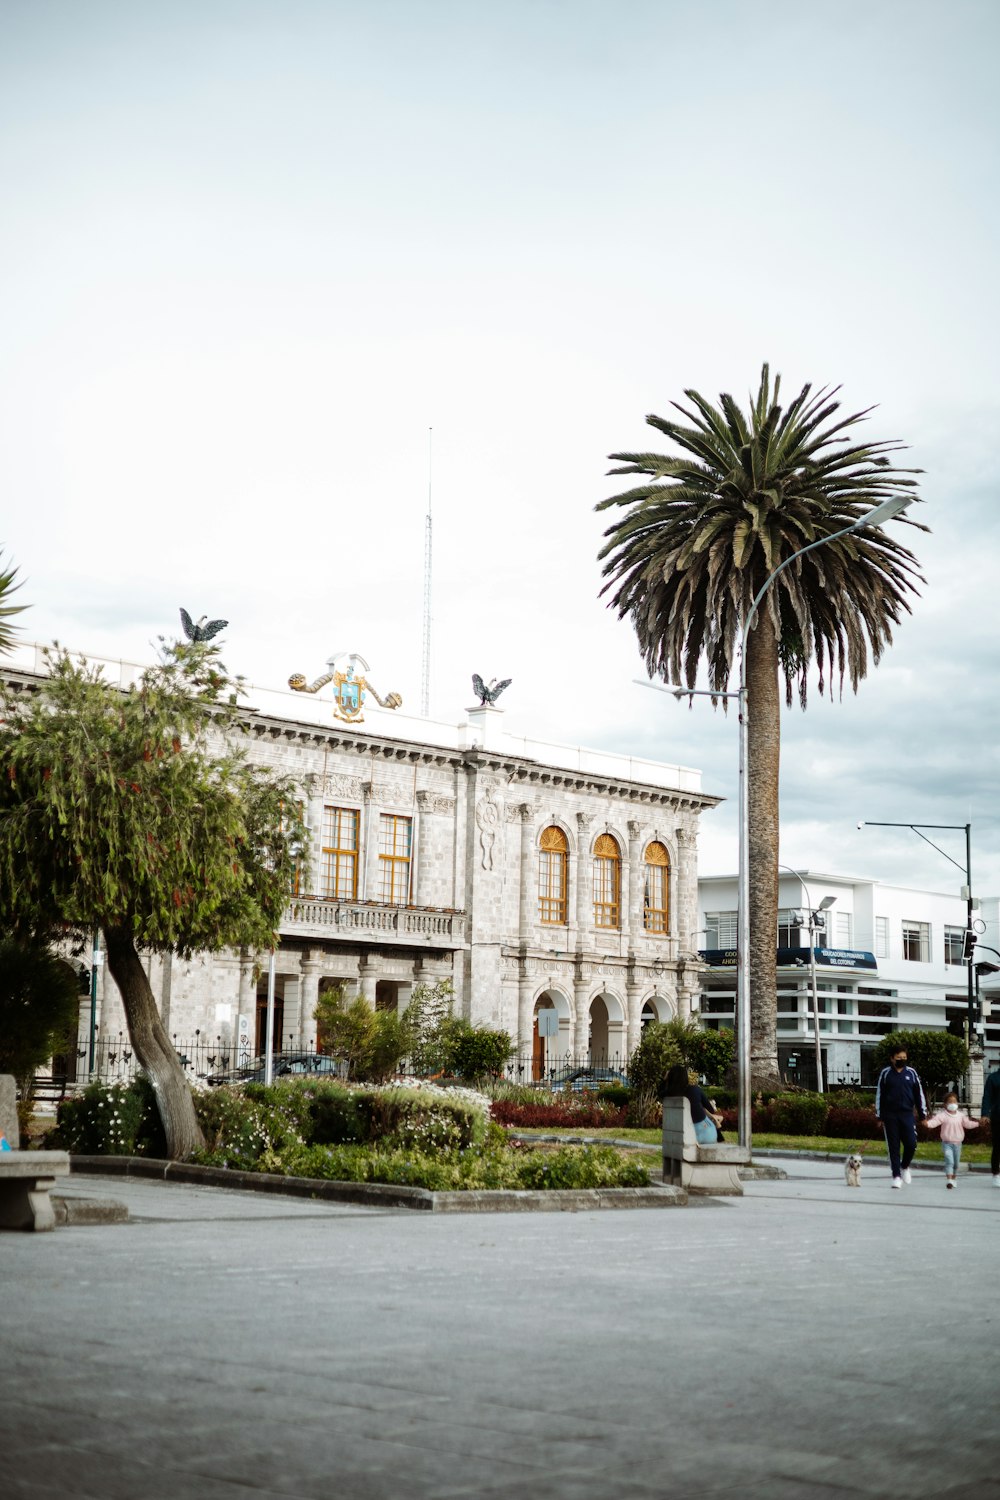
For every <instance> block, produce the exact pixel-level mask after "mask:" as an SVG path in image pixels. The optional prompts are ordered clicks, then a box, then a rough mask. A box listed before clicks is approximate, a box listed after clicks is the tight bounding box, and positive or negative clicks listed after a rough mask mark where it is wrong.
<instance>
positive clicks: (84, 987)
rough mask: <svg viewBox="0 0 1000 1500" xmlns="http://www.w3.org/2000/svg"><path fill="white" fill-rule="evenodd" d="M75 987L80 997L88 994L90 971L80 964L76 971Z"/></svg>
mask: <svg viewBox="0 0 1000 1500" xmlns="http://www.w3.org/2000/svg"><path fill="white" fill-rule="evenodd" d="M76 986H77V989H78V990H79V992H80V994H81V995H89V994H90V970H89V969H85V968H84V967H83V965H82V964H81V965H80V967H79V968H78V969H77V971H76Z"/></svg>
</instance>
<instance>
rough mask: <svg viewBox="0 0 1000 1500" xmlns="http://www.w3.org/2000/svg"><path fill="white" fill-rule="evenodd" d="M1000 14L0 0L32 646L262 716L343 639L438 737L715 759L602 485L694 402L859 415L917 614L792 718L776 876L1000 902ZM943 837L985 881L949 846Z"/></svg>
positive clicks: (3, 350) (988, 4) (11, 528)
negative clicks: (207, 637)
mask: <svg viewBox="0 0 1000 1500" xmlns="http://www.w3.org/2000/svg"><path fill="white" fill-rule="evenodd" d="M998 47H1000V7H997V6H996V5H995V4H994V3H992V0H984V3H980V0H949V3H947V4H946V3H944V0H934V3H926V0H898V3H897V0H860V3H856V0H841V3H839V4H838V5H837V6H823V7H821V6H818V5H817V6H811V5H806V6H803V5H802V4H801V3H799V0H791V3H786V0H761V3H760V4H756V5H749V4H744V3H742V0H709V3H704V4H702V5H698V6H692V5H691V4H689V3H674V0H653V3H648V0H499V3H498V0H267V3H263V0H3V3H2V4H0V202H2V204H3V212H2V216H0V403H2V418H0V494H2V497H3V506H2V521H0V547H2V549H3V556H4V558H5V560H6V561H8V562H9V561H13V562H15V563H16V564H17V566H18V567H19V569H20V574H21V577H22V579H23V587H22V591H21V594H20V596H19V597H20V599H21V601H22V602H24V603H26V604H29V605H30V609H29V610H28V611H26V612H25V614H24V615H22V616H21V617H20V623H21V626H22V632H23V638H24V639H26V640H37V641H49V640H52V639H58V640H60V641H62V642H64V643H65V644H67V645H69V646H71V647H73V648H77V649H81V650H85V651H89V652H92V653H95V654H104V655H108V656H112V657H124V658H127V659H140V660H145V659H149V658H150V657H151V656H152V654H153V649H154V643H155V641H156V638H157V637H158V636H159V635H161V634H167V635H170V634H172V633H174V632H175V631H176V630H178V628H179V627H178V608H179V607H180V606H184V607H186V608H187V609H188V610H189V611H190V612H191V614H192V615H194V616H195V617H196V618H197V617H198V616H199V615H202V614H209V615H211V616H221V617H225V618H227V619H228V620H229V621H230V626H229V629H228V630H227V631H226V633H225V636H224V641H225V659H226V662H227V664H228V665H229V666H230V667H231V668H232V669H233V670H234V671H238V672H240V673H242V674H244V675H245V676H246V677H247V678H249V679H250V680H251V681H252V682H255V683H258V684H260V685H262V686H265V685H266V686H278V685H281V684H283V683H284V682H285V681H286V680H287V677H288V675H289V673H290V672H294V671H301V672H303V673H305V675H306V676H307V677H310V678H312V677H313V676H316V675H318V674H319V673H320V672H321V671H322V670H323V667H324V663H325V662H326V659H327V657H329V656H330V655H331V653H332V652H333V651H335V650H351V651H357V652H360V653H361V654H362V655H363V656H364V657H365V658H366V660H367V661H368V662H369V663H370V666H371V673H370V676H371V680H372V682H373V683H374V684H375V686H376V687H377V688H378V690H379V691H380V692H381V693H382V694H383V695H384V694H385V693H386V692H388V691H390V690H395V691H398V692H400V693H401V694H402V696H403V699H404V703H405V705H406V708H407V710H410V709H413V708H417V707H418V706H419V703H420V694H421V645H422V609H423V579H424V532H425V517H426V514H427V510H428V503H429V502H430V505H431V509H432V515H433V548H434V552H433V557H434V566H433V589H432V645H433V650H432V664H431V712H432V715H433V716H434V717H436V718H440V719H444V720H446V721H449V722H458V721H459V720H460V719H462V718H463V717H464V710H465V709H466V708H467V707H468V706H469V705H470V704H471V703H472V702H473V701H474V698H473V694H472V690H471V674H472V673H473V672H478V673H480V674H481V675H482V676H483V677H484V678H486V679H487V680H489V679H490V678H491V677H511V678H512V679H513V684H512V686H511V687H510V688H509V689H508V690H507V692H506V693H505V694H504V697H503V699H502V700H501V704H500V706H501V707H503V708H504V709H505V711H506V719H505V724H506V726H507V727H508V728H509V729H510V731H511V732H512V733H514V734H519V735H529V736H531V737H535V738H540V739H555V740H559V741H562V742H564V743H569V744H585V745H591V746H595V747H598V748H606V749H609V750H616V751H622V752H625V753H629V754H632V755H636V756H646V757H649V758H652V759H656V760H664V761H668V762H674V763H681V764H684V765H690V766H697V767H700V768H701V769H702V771H703V776H704V781H703V784H704V787H705V790H706V791H710V792H712V793H713V794H716V795H718V796H721V797H723V798H725V799H726V800H725V802H724V803H723V804H722V805H721V806H720V808H718V809H717V810H716V811H714V812H712V813H711V814H707V815H706V816H705V818H704V819H703V820H702V837H701V841H700V867H701V870H702V872H703V873H705V874H720V873H725V872H728V871H732V870H734V869H735V867H736V860H737V827H736V822H737V820H736V796H737V756H738V745H737V726H736V720H735V716H734V715H733V714H730V715H728V716H724V715H723V714H722V713H721V711H720V712H715V711H713V709H712V707H711V705H710V704H709V703H708V702H707V700H698V699H696V700H695V706H694V707H693V708H689V707H688V706H687V705H686V704H678V703H676V702H675V701H674V700H673V699H672V698H671V697H668V696H665V695H663V694H659V693H655V692H652V691H649V690H648V689H645V688H643V687H640V686H636V685H635V683H634V679H636V678H642V677H645V672H644V669H643V667H642V663H641V660H640V657H639V654H638V649H637V646H636V644H635V638H634V634H633V631H632V629H631V626H630V625H629V623H628V622H627V621H624V622H620V621H618V620H617V618H616V617H615V616H614V614H613V613H612V612H610V611H609V610H608V608H607V606H606V603H605V601H603V600H602V599H601V598H600V597H599V591H600V586H601V579H600V570H599V565H598V563H597V560H596V557H597V552H598V550H599V547H600V544H601V531H602V528H603V526H604V525H606V524H608V520H610V517H609V518H607V519H605V518H604V517H601V516H598V515H596V514H595V513H594V506H595V504H596V503H597V502H598V501H600V500H601V499H603V498H604V497H605V496H607V495H610V494H613V493H615V492H616V491H618V490H619V489H620V488H624V487H625V485H626V483H627V481H622V480H619V479H609V478H608V477H606V476H607V470H608V468H609V467H611V465H610V464H609V462H608V457H607V456H608V455H609V454H610V453H612V452H616V451H621V450H629V449H644V448H648V447H650V446H654V447H655V446H656V445H657V444H659V446H661V447H662V446H663V440H662V439H661V438H660V437H659V435H658V434H653V433H651V432H650V430H649V429H648V428H647V427H646V426H645V421H644V419H645V416H646V414H647V413H650V412H655V413H659V414H661V415H666V414H668V413H669V411H670V402H671V401H674V400H681V399H683V392H684V390H685V389H687V388H690V387H694V388H696V389H698V390H700V391H702V392H703V393H704V394H706V395H707V396H709V397H715V396H717V395H718V393H719V392H721V391H729V392H732V394H733V395H734V396H736V397H737V399H745V398H746V397H747V396H748V394H749V393H750V391H751V390H752V389H755V388H756V384H757V380H758V377H759V373H760V367H761V364H762V363H763V361H764V360H768V361H769V362H770V365H771V368H772V370H777V371H780V372H781V374H782V377H783V387H784V389H785V390H786V391H787V392H788V393H789V394H791V393H792V392H794V391H797V390H798V388H799V387H800V386H801V385H802V384H803V383H804V382H805V381H807V380H808V381H811V382H813V383H814V384H815V385H822V384H831V385H840V386H841V387H842V395H843V400H844V402H845V404H846V406H847V407H848V408H849V409H850V410H852V411H853V410H857V409H859V408H863V407H868V406H875V407H876V410H875V411H874V412H873V413H872V415H871V417H870V419H869V424H868V428H867V431H866V435H868V436H870V437H871V438H873V439H878V438H896V439H900V440H902V441H903V442H905V443H907V444H908V445H909V453H908V455H907V457H908V460H909V461H910V462H912V463H913V464H914V465H916V466H918V467H919V468H921V469H923V470H924V471H925V472H924V475H923V477H922V482H921V494H922V497H923V502H924V503H923V504H922V505H921V506H920V507H919V512H920V515H919V519H920V520H921V521H922V522H923V523H924V524H926V525H927V526H929V527H930V528H931V532H930V534H929V535H924V534H922V533H920V532H918V531H915V530H914V529H913V528H910V527H907V526H906V525H905V524H904V523H901V522H899V521H895V522H891V523H889V525H890V527H892V528H893V529H894V533H895V534H896V535H897V536H898V537H899V539H900V540H902V541H904V542H905V543H907V544H908V545H910V546H911V547H912V548H913V550H914V551H915V552H916V554H917V556H918V558H919V561H920V564H921V568H922V571H923V574H924V576H925V578H926V584H925V585H924V586H923V588H922V592H921V597H920V598H919V599H917V600H916V601H915V602H914V608H913V615H912V617H911V618H908V619H906V620H905V621H904V623H903V624H902V626H901V627H900V628H899V630H898V631H897V632H896V638H895V642H894V644H893V646H892V648H891V649H890V650H889V651H888V652H887V654H886V656H885V657H884V658H883V661H882V663H881V664H880V665H879V667H878V668H877V669H876V670H874V671H873V672H871V674H870V675H869V677H868V678H867V680H866V681H865V682H863V683H862V685H861V687H860V690H859V692H858V693H857V695H856V696H854V695H853V694H852V693H851V692H850V689H849V688H847V689H846V690H845V693H844V696H843V698H842V699H840V698H835V699H834V700H833V701H832V702H830V701H829V700H826V699H820V697H819V695H818V694H817V693H815V692H812V693H810V698H809V707H808V710H807V711H806V712H805V713H802V712H801V711H800V710H799V708H798V707H797V706H796V707H795V708H793V709H790V710H788V711H787V712H786V713H785V715H784V719H783V724H782V778H781V818H782V845H781V850H780V858H781V860H782V862H784V863H788V864H791V865H794V866H797V867H800V868H805V867H809V868H810V869H813V870H817V871H826V872H830V873H840V874H850V875H858V876H874V877H876V878H880V879H883V880H887V881H891V882H895V883H900V884H906V885H915V886H925V887H928V888H930V889H934V890H945V891H949V890H954V891H957V889H958V886H959V885H961V884H962V883H963V881H964V875H963V874H962V873H960V871H959V870H957V869H956V868H955V867H954V866H953V865H952V864H950V863H949V862H948V860H947V859H946V858H944V857H943V856H942V855H940V854H938V853H936V852H935V851H934V850H933V849H930V848H928V847H927V846H926V845H925V844H923V843H922V842H921V840H920V839H919V838H918V837H917V836H916V835H915V834H913V833H911V832H909V830H908V829H906V828H902V829H874V828H866V829H863V830H859V829H858V827H857V824H858V822H859V821H863V820H867V821H873V820H882V821H894V822H903V823H921V824H931V823H937V824H954V825H957V826H958V827H959V828H961V826H962V825H964V824H965V823H966V822H970V821H971V823H972V828H973V835H972V838H973V848H972V867H973V869H972V874H973V886H974V889H975V890H976V891H977V892H978V893H980V894H983V895H985V894H987V893H993V894H996V893H998V892H1000V813H998V796H997V783H998V770H1000V765H998V761H1000V755H998V749H997V746H998V744H1000V699H998V693H997V670H996V662H997V646H996V643H997V637H998V625H1000V608H998V602H997V590H998V575H997V558H998V555H1000V506H998V502H997V495H998V479H1000V441H998V438H1000V423H998V407H1000V367H998V363H997V358H996V351H997V349H998V347H1000V327H998V315H997V305H998V304H997V296H996V291H995V285H996V271H995V262H996V246H997V241H998V233H997V231H998V219H1000V193H998V191H997V188H998V183H997V166H996V163H997V160H998V159H1000V158H998V140H997V136H998V120H1000V104H998V94H997V90H996V87H995V59H996V56H997V55H998ZM930 836H931V837H932V838H934V839H935V840H939V841H940V842H941V844H942V848H944V850H945V852H946V853H947V854H950V855H951V856H952V857H953V858H954V859H956V860H957V861H958V863H959V864H964V837H963V834H962V833H961V832H953V833H948V832H944V833H942V834H940V835H938V834H935V833H933V832H932V833H931V834H930Z"/></svg>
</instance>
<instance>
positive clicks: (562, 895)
mask: <svg viewBox="0 0 1000 1500" xmlns="http://www.w3.org/2000/svg"><path fill="white" fill-rule="evenodd" d="M568 875H569V840H568V839H567V837H566V835H565V834H564V833H563V831H562V829H561V828H556V827H555V825H553V826H552V827H550V828H543V830H542V836H541V838H540V839H539V841H538V920H539V921H540V922H544V923H545V924H546V925H547V926H550V925H551V926H563V927H564V926H565V925H566V914H567V899H566V893H567V886H568V883H569V882H568Z"/></svg>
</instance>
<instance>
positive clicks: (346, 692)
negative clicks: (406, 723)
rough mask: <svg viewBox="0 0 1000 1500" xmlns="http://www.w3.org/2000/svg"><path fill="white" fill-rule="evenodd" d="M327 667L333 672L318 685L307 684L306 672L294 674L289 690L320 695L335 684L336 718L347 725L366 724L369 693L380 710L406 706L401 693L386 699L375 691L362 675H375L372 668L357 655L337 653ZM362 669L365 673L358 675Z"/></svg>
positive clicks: (316, 682)
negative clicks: (365, 716) (330, 685)
mask: <svg viewBox="0 0 1000 1500" xmlns="http://www.w3.org/2000/svg"><path fill="white" fill-rule="evenodd" d="M326 664H327V667H328V668H329V671H327V672H324V673H323V675H322V676H321V677H317V678H316V681H315V682H307V681H306V678H305V674H304V673H302V672H293V673H292V675H291V677H289V679H288V686H289V687H290V688H291V689H292V691H293V692H296V693H318V692H319V690H320V688H321V687H325V686H326V684H327V683H328V682H332V683H333V713H334V718H337V719H342V720H343V721H344V723H345V724H361V723H363V721H364V714H363V713H362V709H363V708H364V706H365V695H366V694H367V693H371V695H372V697H373V698H374V699H375V702H376V703H377V704H378V705H379V707H380V708H399V707H400V706H401V705H402V702H403V700H402V698H401V697H400V695H399V694H398V693H389V694H387V696H386V697H385V698H383V697H381V696H380V695H379V694H378V693H377V692H376V691H375V689H374V688H373V687H372V685H371V683H370V682H369V681H368V679H367V678H366V677H365V676H364V675H362V674H363V673H364V672H369V671H371V668H370V667H369V665H368V663H367V662H366V661H365V659H364V657H363V656H359V655H358V653H357V652H356V651H335V652H334V654H333V655H332V656H331V657H328V658H327V663H326ZM359 667H360V668H361V672H359V671H358V668H359Z"/></svg>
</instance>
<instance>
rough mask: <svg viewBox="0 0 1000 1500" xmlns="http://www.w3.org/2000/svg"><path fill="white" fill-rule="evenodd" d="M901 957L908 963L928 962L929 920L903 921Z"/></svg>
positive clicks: (929, 955) (929, 956)
mask: <svg viewBox="0 0 1000 1500" xmlns="http://www.w3.org/2000/svg"><path fill="white" fill-rule="evenodd" d="M903 957H904V958H905V959H908V960H909V961H910V963H917V964H929V963H930V961H931V924H930V923H929V922H905V921H904V923H903Z"/></svg>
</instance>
